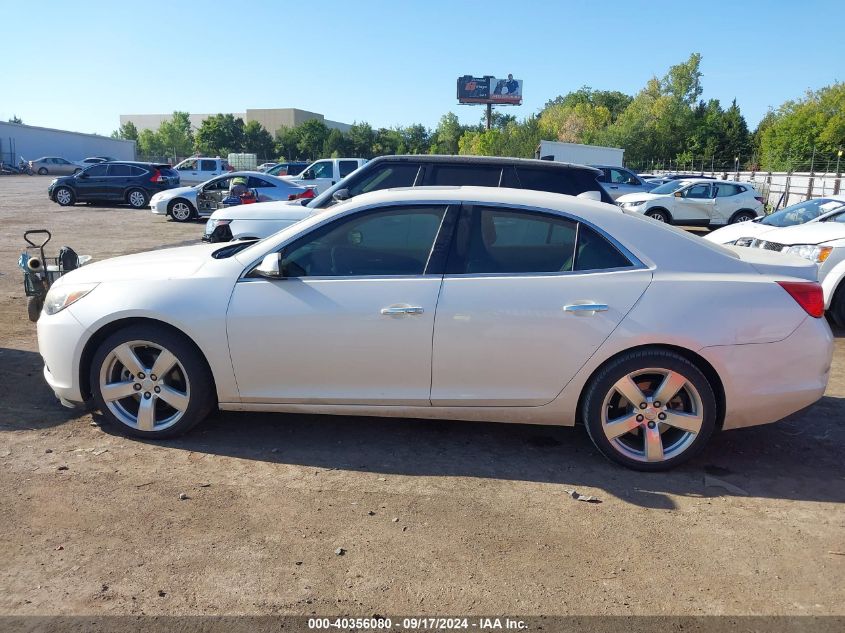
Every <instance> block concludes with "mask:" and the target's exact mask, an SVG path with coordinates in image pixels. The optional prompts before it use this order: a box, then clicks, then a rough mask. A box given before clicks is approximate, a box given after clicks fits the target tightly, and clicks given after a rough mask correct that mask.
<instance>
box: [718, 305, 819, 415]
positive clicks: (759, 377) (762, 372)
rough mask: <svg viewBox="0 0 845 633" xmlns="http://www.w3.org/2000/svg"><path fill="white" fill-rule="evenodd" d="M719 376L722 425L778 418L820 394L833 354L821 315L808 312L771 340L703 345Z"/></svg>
mask: <svg viewBox="0 0 845 633" xmlns="http://www.w3.org/2000/svg"><path fill="white" fill-rule="evenodd" d="M701 355H702V356H704V357H705V358H706V359H707V360H708V361H709V362H710V364H711V365H713V367H714V368H715V369H716V371H717V373H718V374H719V376H720V377H721V379H722V384H723V386H724V389H725V401H726V411H725V423H724V427H723V428H725V429H735V428H742V427H746V426H755V425H758V424H767V423H769V422H777V421H778V420H780V419H782V418H785V417H786V416H788V415H790V414H792V413H795V412H796V411H800V410H801V409H803V408H805V407H808V406H809V405H811V404H813V403H814V402H816V401H817V400H818V399H819V398H821V397H822V396H823V395H824V392H825V389H826V388H827V382H828V379H829V377H830V365H831V361H832V359H833V334H832V333H831V331H830V327H829V326H828V324H827V321H826V320H825V319H815V318H813V317H809V316H808V317H807V318H805V319H804V321H802V323H801V325H799V326H798V327H797V328H796V329H795V331H794V332H793V333H792V334H790V335H789V336H788V337H786V338H785V339H783V340H781V341H777V342H774V343H753V344H747V345H720V346H715V347H706V348H704V349H703V350H701Z"/></svg>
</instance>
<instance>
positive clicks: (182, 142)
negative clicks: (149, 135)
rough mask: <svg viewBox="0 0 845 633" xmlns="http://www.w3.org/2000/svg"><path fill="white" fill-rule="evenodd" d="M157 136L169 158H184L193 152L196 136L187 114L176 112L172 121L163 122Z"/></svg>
mask: <svg viewBox="0 0 845 633" xmlns="http://www.w3.org/2000/svg"><path fill="white" fill-rule="evenodd" d="M156 134H157V135H158V139H159V143H160V144H161V146H162V147H164V148H165V151H166V153H167V155H169V156H172V157H174V158H176V157H180V156H182V157H184V156H188V155H190V154H191V152H192V151H193V147H194V135H193V133H192V132H191V119H190V115H189V114H188V113H187V112H179V111H178V110H177V111H176V112H174V113H173V116H172V117H171V118H170V119H168V120H166V121H162V123H161V125H159V127H158V131H157V132H156Z"/></svg>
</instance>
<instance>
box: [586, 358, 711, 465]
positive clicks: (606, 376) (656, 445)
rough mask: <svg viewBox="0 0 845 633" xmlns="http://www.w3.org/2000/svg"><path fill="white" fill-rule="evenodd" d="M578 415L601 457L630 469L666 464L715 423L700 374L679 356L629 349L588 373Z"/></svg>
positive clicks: (696, 447)
mask: <svg viewBox="0 0 845 633" xmlns="http://www.w3.org/2000/svg"><path fill="white" fill-rule="evenodd" d="M582 418H583V422H584V424H585V426H586V427H587V432H588V434H589V435H590V439H591V440H592V441H593V443H594V444H595V445H596V448H598V449H599V451H601V453H602V454H603V455H604V456H605V457H607V458H609V459H611V460H612V461H615V462H617V463H618V464H621V465H623V466H626V467H628V468H632V469H634V470H642V471H658V470H668V469H669V468H673V467H674V466H677V465H679V464H681V463H683V462H685V461H687V460H689V459H691V458H692V457H694V456H695V455H696V454H697V453H698V452H700V451H701V450H702V448H703V447H704V445H705V444H706V443H707V440H708V439H709V438H710V436H711V435H712V434H713V431H714V429H715V428H716V398H715V396H714V394H713V389H712V387H711V386H710V383H709V382H708V380H707V378H706V377H705V376H704V374H702V372H701V371H700V370H699V369H698V368H697V367H696V366H695V365H693V364H692V363H691V362H690V361H688V360H687V359H686V358H684V357H683V356H680V355H679V354H676V353H674V352H671V351H667V350H651V351H648V350H646V351H634V352H629V353H627V354H623V355H622V356H620V357H619V358H617V359H615V360H613V361H612V362H610V363H609V364H608V365H607V366H606V367H604V368H603V369H602V370H601V371H600V372H599V373H598V374H597V375H596V376H595V377H594V378H593V379H592V381H591V382H590V384H589V385H588V387H587V391H586V394H585V397H584V406H583V409H582Z"/></svg>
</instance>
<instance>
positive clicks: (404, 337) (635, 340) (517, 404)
mask: <svg viewBox="0 0 845 633" xmlns="http://www.w3.org/2000/svg"><path fill="white" fill-rule="evenodd" d="M462 201H465V202H475V203H481V204H487V205H505V206H510V207H520V208H533V207H536V208H540V209H544V210H546V212H550V213H553V214H554V213H562V214H567V215H570V216H574V217H576V218H580V219H582V220H583V221H585V222H587V223H589V224H592V225H593V226H594V227H596V228H597V229H598V230H600V231H603V232H605V233H606V234H607V235H609V236H611V237H615V238H616V239H618V240H620V241H621V242H622V245H621V247H620V248H623V249H625V250H627V251H628V254H629V255H630V257H629V259H631V258H633V259H637V260H639V261H638V262H635V265H634V266H633V267H632V268H626V269H624V270H621V269H620V270H618V271H609V270H606V271H600V272H596V271H577V272H574V273H547V274H529V275H524V274H513V275H498V276H489V275H488V276H486V277H484V278H481V277H478V278H473V276H470V275H467V276H463V277H461V278H457V276H455V277H456V278H454V279H453V278H451V277H450V276H449V275H447V276H446V277H445V278H443V277H441V276H439V275H419V276H410V277H400V276H396V277H391V278H387V277H383V278H372V277H357V278H355V277H332V278H322V279H320V278H293V279H279V280H267V279H265V278H260V279H258V278H243V275H244V274H245V272H247V271H249V270H251V269H252V268H253V267H254V266H256V265H257V264H258V263H260V262H261V260H262V259H263V258H264V257H265V255H267V254H268V253H273V252H277V251H278V250H279V249H281V248H282V247H284V246H285V245H286V244H288V243H289V242H290V241H291V240H293V239H296V238H298V237H300V236H302V235H304V234H305V233H306V232H307V231H309V230H311V229H312V228H315V227H317V226H319V225H321V224H323V223H327V222H330V221H332V220H334V219H337V218H339V217H341V216H344V215H346V214H354V213H356V212H359V211H361V210H364V209H369V208H373V207H376V206H383V205H391V204H397V203H400V202H401V203H403V204H405V203H409V204H415V205H416V204H443V203H449V204H455V203H458V202H462ZM228 247H230V245H227V246H226V247H221V246H219V245H200V246H195V247H188V248H181V249H171V250H163V251H156V252H153V253H142V254H138V255H133V256H128V257H123V258H118V259H116V260H107V261H104V262H99V263H97V264H92V265H88V266H85V267H83V268H80V269H79V270H77V271H73V272H70V273H68V274H67V275H65V276H63V277H62V278H61V279H60V280H59V281H58V282H57V284H56V286H55V287H59V286H60V285H68V286H70V285H73V284H75V283H77V282H98V283H99V285H98V286H97V287H96V288H95V289H94V290H93V291H91V293H90V294H89V295H87V296H85V297H83V298H82V299H80V300H78V301H77V302H76V303H74V304H72V305H70V306H69V307H67V308H65V309H64V310H62V311H60V312H58V313H57V314H53V315H48V314H46V313H44V314H42V316H41V318H40V319H39V321H38V337H39V349H40V351H41V354H42V356H43V357H44V360H45V365H46V367H45V378H46V379H47V381H48V383H49V384H50V385H51V387H52V388H53V390H54V391H55V392H56V394H57V395H58V396H60V397H62V398H64V399H66V400H70V401H77V402H78V401H81V400H82V399H84V398H85V396H86V395H87V394H86V393H84V392H83V381H82V380H81V375H82V374H83V373H85V372H86V371H87V368H86V367H83V366H82V365H81V363H82V358H83V352H84V351H85V352H86V353H90V349H88V350H87V351H86V344H87V343H88V342H89V341H92V340H96V339H92V336H95V335H96V334H97V332H98V331H100V330H101V328H103V327H105V326H107V325H111V324H116V323H117V322H119V321H121V320H122V319H126V318H143V319H150V320H155V321H159V322H162V323H166V324H169V325H170V326H171V327H173V328H176V329H178V330H180V331H182V332H184V334H185V335H186V336H187V337H188V338H190V339H191V340H192V341H193V342H194V343H195V344H196V345H197V347H198V348H199V349H200V350H201V352H202V353H203V354H204V355H205V357H206V359H207V361H208V363H209V366H210V368H211V371H212V374H213V376H214V380H215V384H216V388H217V397H218V401H219V405H220V407H221V408H222V409H227V410H268V411H301V412H312V413H347V414H358V415H387V416H397V417H405V416H409V415H413V416H419V417H426V418H441V419H461V420H491V421H503V422H505V421H506V422H530V423H538V424H557V425H571V424H573V423H574V422H575V417H576V410H577V403H578V400H579V398H580V397H581V395H582V393H583V390H584V386H585V385H586V384H587V383H588V381H589V379H590V377H591V376H592V375H593V373H594V372H595V371H596V370H597V369H598V368H599V367H601V366H602V365H603V364H604V363H605V362H607V361H608V360H609V359H610V358H612V357H613V356H614V355H616V354H618V353H620V352H624V351H627V350H631V349H634V348H638V347H640V346H647V345H661V346H672V347H674V348H677V349H679V350H682V351H683V352H684V353H686V354H691V355H698V356H700V357H701V358H703V359H704V360H706V361H707V362H708V363H709V364H710V365H711V366H712V368H713V370H714V371H715V373H716V374H718V376H719V379H720V382H721V384H722V386H723V389H724V392H725V409H726V416H725V423H724V426H725V428H732V427H737V426H748V425H752V424H761V423H764V422H770V421H772V420H774V419H777V418H779V417H782V416H784V415H787V414H788V413H791V412H793V411H795V410H796V409H798V408H801V407H803V406H806V405H808V404H810V403H812V402H813V401H815V400H816V399H818V398H819V397H820V396H821V395H822V393H823V392H824V389H825V386H826V384H827V379H828V374H829V368H830V360H831V356H832V337H831V334H830V329H829V327H828V326H827V324H826V322H825V321H824V319H814V318H810V317H808V315H807V313H806V312H805V311H804V310H803V309H802V308H801V307H800V306H799V305H798V304H797V302H796V301H795V300H794V299H793V298H792V297H790V296H789V294H788V293H787V292H786V291H785V290H783V288H781V287H780V286H778V285H777V284H776V283H775V281H783V280H785V281H803V280H806V279H807V275H808V271H807V267H806V263H805V262H803V260H802V261H801V262H800V263H798V264H796V262H794V261H789V260H786V259H784V258H781V259H774V258H773V257H774V255H772V256H770V255H767V254H760V253H754V254H749V253H747V252H742V253H741V254H738V253H739V252H740V251H747V250H749V249H738V248H734V249H726V248H723V247H721V246H718V245H716V244H712V243H710V242H707V241H704V240H701V239H700V238H697V237H695V236H691V235H689V234H687V233H685V232H683V231H681V230H679V229H675V228H673V227H669V226H664V225H661V224H657V223H655V222H654V221H652V220H650V219H647V218H643V217H642V216H640V215H638V214H632V213H622V212H620V211H619V209H618V208H616V207H613V206H611V205H606V204H603V203H598V202H592V201H589V200H583V199H577V198H573V197H570V196H562V195H557V194H548V193H543V192H536V191H526V190H510V189H491V188H476V187H463V188H462V187H456V188H448V189H414V190H411V189H405V190H388V191H379V192H376V193H371V194H363V195H360V196H356V197H355V198H354V199H353V200H350V201H348V202H345V203H342V204H338V205H335V206H334V207H332V208H330V209H327V210H325V211H323V212H322V213H320V214H319V215H314V216H309V217H307V218H304V219H303V220H302V221H300V222H298V223H297V224H294V225H292V226H290V227H288V228H286V229H284V230H282V231H280V232H278V233H276V234H274V235H272V236H270V237H269V238H267V239H265V240H263V241H261V242H257V243H255V244H252V245H250V246H248V247H246V248H244V250H242V251H241V252H239V253H238V254H237V255H235V256H232V257H229V258H225V259H215V258H213V257H211V254H212V252H214V251H215V250H217V249H219V248H228ZM633 259H632V261H633ZM703 271H706V272H703ZM810 274H811V273H810ZM497 280H500V281H497ZM163 282H166V283H163ZM494 286H495V288H494ZM438 297H439V301H440V302H442V305H441V304H438ZM586 300H589V301H594V300H595V301H604V302H606V303H608V306H609V309H608V311H607V312H596V313H594V314H592V315H590V314H585V315H583V316H575V315H573V314H569V313H564V312H563V311H562V307H563V306H564V305H567V304H568V303H570V302H578V301H586ZM395 304H408V305H412V306H419V307H421V308H423V312H422V313H421V314H409V315H403V316H399V317H396V316H389V315H384V314H382V313H381V309H382V308H384V307H388V306H391V305H395ZM441 308H442V312H441V311H440V310H441ZM564 330H565V332H564ZM567 334H568V335H567ZM567 356H569V357H567ZM456 365H457V366H456ZM509 369H510V371H508V370H509ZM517 383H518V384H517ZM497 388H498V389H499V390H501V391H502V393H496V392H495V389H497ZM505 404H507V405H508V406H504V405H505ZM455 405H457V406H455ZM529 405H530V406H529Z"/></svg>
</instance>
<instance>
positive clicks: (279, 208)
mask: <svg viewBox="0 0 845 633" xmlns="http://www.w3.org/2000/svg"><path fill="white" fill-rule="evenodd" d="M316 211H318V210H317V209H310V208H308V207H304V206H302V203H300V202H299V201H296V200H294V201H290V202H288V201H286V200H285V201H276V202H257V203H255V204H241V205H237V206H233V207H226V208H224V209H217V211H215V212H214V213H212V214H211V219H212V220H301V219H302V218H307V217H308V216H309V215H311V214H312V213H315V212H316Z"/></svg>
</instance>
